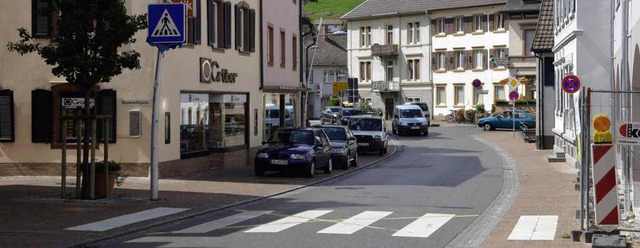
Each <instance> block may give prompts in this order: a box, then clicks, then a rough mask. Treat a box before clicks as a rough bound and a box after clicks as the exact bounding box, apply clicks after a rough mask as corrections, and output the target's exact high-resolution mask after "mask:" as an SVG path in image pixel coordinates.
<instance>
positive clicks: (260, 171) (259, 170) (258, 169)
mask: <svg viewBox="0 0 640 248" xmlns="http://www.w3.org/2000/svg"><path fill="white" fill-rule="evenodd" d="M254 171H255V173H256V176H259V177H262V176H264V169H263V168H261V167H259V166H256V167H255V168H254Z"/></svg>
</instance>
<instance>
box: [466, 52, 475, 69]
mask: <svg viewBox="0 0 640 248" xmlns="http://www.w3.org/2000/svg"><path fill="white" fill-rule="evenodd" d="M467 57H469V62H468V63H469V70H473V69H474V66H475V64H474V63H473V59H474V58H475V55H474V51H473V50H469V51H467Z"/></svg>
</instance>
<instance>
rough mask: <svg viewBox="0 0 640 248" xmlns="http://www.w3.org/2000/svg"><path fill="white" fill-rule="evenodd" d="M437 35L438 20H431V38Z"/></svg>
mask: <svg viewBox="0 0 640 248" xmlns="http://www.w3.org/2000/svg"><path fill="white" fill-rule="evenodd" d="M434 35H436V20H435V19H431V36H434Z"/></svg>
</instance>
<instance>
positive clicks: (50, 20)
mask: <svg viewBox="0 0 640 248" xmlns="http://www.w3.org/2000/svg"><path fill="white" fill-rule="evenodd" d="M31 4H32V6H33V7H32V8H31V23H32V24H31V25H32V26H31V34H32V35H33V37H35V38H51V39H52V40H53V38H55V37H56V35H57V33H58V26H57V21H58V17H59V16H60V15H59V13H60V12H58V11H52V5H51V0H32V1H31Z"/></svg>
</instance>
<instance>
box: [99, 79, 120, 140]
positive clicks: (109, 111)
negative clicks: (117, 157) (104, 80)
mask: <svg viewBox="0 0 640 248" xmlns="http://www.w3.org/2000/svg"><path fill="white" fill-rule="evenodd" d="M96 99H97V105H96V107H97V109H98V111H97V114H98V115H109V116H111V119H109V143H116V120H117V117H118V115H117V113H118V112H117V109H116V91H115V90H111V89H108V90H101V91H98V92H97V94H96ZM97 126H98V127H97V128H98V131H97V135H98V140H100V141H101V142H104V126H103V125H102V121H98V123H97Z"/></svg>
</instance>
